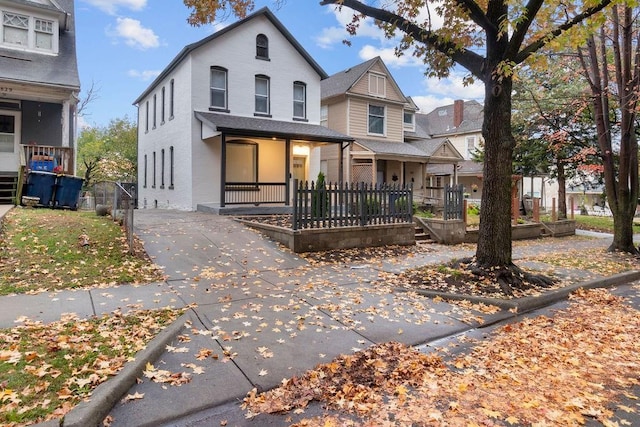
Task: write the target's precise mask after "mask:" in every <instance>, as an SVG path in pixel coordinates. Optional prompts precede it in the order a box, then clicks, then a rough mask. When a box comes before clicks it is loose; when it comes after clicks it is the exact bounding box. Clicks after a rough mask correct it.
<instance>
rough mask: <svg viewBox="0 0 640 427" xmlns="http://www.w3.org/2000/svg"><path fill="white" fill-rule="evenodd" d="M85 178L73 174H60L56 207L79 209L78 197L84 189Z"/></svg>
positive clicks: (56, 193) (57, 184)
mask: <svg viewBox="0 0 640 427" xmlns="http://www.w3.org/2000/svg"><path fill="white" fill-rule="evenodd" d="M83 181H84V179H83V178H79V177H77V176H73V175H58V179H57V182H56V192H55V197H54V202H53V207H54V208H64V209H72V210H76V209H78V199H79V198H80V191H81V190H82V182H83Z"/></svg>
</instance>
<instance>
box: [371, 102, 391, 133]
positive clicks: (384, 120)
mask: <svg viewBox="0 0 640 427" xmlns="http://www.w3.org/2000/svg"><path fill="white" fill-rule="evenodd" d="M372 107H374V108H382V116H379V115H373V117H381V118H382V133H377V132H372V131H371V117H372V114H371V108H372ZM386 131H387V108H386V106H384V105H377V104H368V105H367V134H368V135H381V136H384V135H386Z"/></svg>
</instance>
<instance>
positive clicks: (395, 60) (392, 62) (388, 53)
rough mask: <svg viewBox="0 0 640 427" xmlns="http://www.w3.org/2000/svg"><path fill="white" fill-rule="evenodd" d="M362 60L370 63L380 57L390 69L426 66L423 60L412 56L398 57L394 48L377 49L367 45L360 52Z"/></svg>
mask: <svg viewBox="0 0 640 427" xmlns="http://www.w3.org/2000/svg"><path fill="white" fill-rule="evenodd" d="M358 55H359V56H360V59H362V60H364V61H368V60H369V59H371V58H375V57H376V56H379V57H380V58H382V61H384V63H385V65H386V66H387V67H390V68H399V67H406V66H410V67H414V66H424V64H423V63H422V61H421V60H419V59H418V58H416V57H415V56H412V55H407V54H405V55H402V56H397V55H396V54H395V51H394V49H393V48H377V47H375V46H371V45H366V46H364V47H363V48H362V49H360V52H358Z"/></svg>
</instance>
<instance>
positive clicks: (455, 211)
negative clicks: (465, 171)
mask: <svg viewBox="0 0 640 427" xmlns="http://www.w3.org/2000/svg"><path fill="white" fill-rule="evenodd" d="M462 192H463V186H462V184H458V185H454V186H453V187H451V186H449V185H446V186H445V187H444V219H445V220H448V219H463V218H464V216H463V210H464V205H463V203H462V196H463V194H462Z"/></svg>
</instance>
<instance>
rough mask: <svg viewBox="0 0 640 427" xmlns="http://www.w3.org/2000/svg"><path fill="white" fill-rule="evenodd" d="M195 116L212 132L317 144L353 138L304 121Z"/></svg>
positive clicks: (229, 116) (219, 115) (204, 113)
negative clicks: (297, 140)
mask: <svg viewBox="0 0 640 427" xmlns="http://www.w3.org/2000/svg"><path fill="white" fill-rule="evenodd" d="M194 114H195V117H196V118H197V119H198V120H199V121H200V122H201V123H202V124H203V126H204V125H206V126H207V127H208V128H209V129H212V130H214V131H217V132H222V133H226V134H229V135H246V136H256V137H263V138H289V139H299V140H307V141H314V142H330V143H342V142H346V141H353V138H352V137H350V136H347V135H343V134H341V133H339V132H336V131H334V130H331V129H329V128H326V127H324V126H320V125H314V124H310V123H304V122H300V123H298V122H285V121H280V120H272V119H263V118H258V117H241V116H232V115H229V114H222V113H212V112H206V111H195V112H194Z"/></svg>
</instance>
